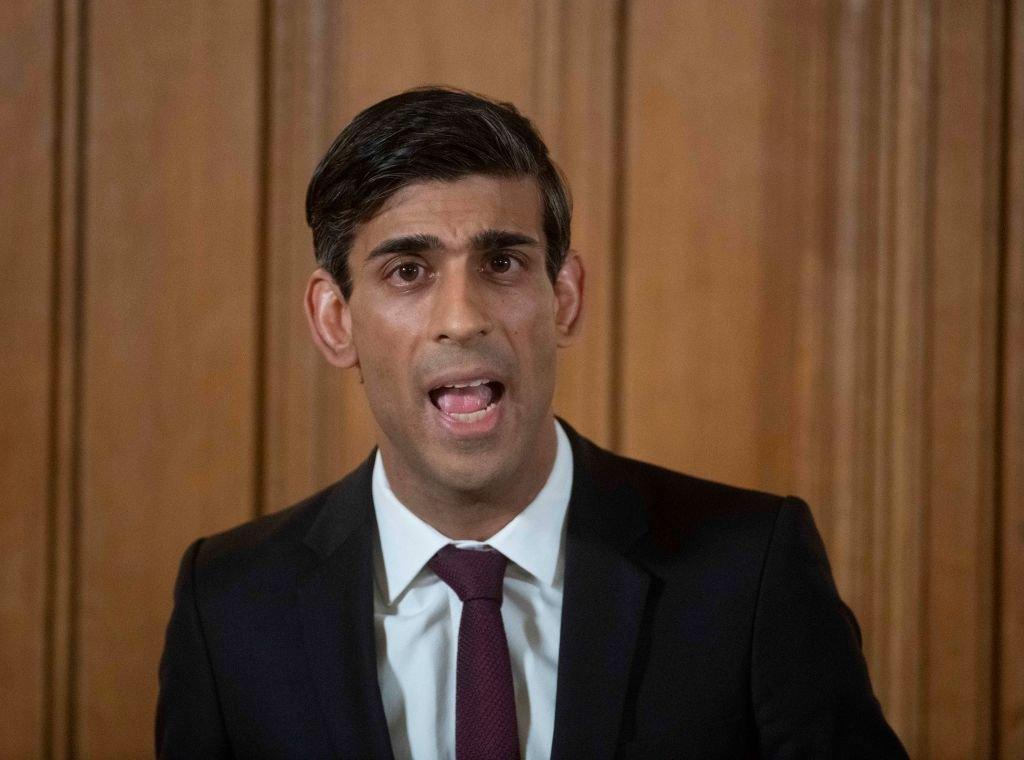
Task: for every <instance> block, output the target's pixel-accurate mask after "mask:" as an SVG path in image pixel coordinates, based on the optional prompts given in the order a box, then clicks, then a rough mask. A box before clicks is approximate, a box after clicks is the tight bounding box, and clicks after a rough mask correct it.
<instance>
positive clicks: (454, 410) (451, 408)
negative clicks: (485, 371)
mask: <svg viewBox="0 0 1024 760" xmlns="http://www.w3.org/2000/svg"><path fill="white" fill-rule="evenodd" d="M504 394H505V386H504V385H503V384H502V383H501V382H499V381H497V380H488V379H486V378H480V379H478V380H468V381H466V382H464V383H451V384H448V385H441V386H438V387H437V388H434V389H433V390H431V391H430V393H429V395H430V401H431V403H432V404H433V405H434V406H435V407H437V408H438V409H439V410H440V411H441V412H443V413H444V414H445V415H446V416H448V417H450V418H451V419H453V420H455V421H456V422H477V421H478V420H482V419H484V418H485V417H486V416H487V415H488V414H490V412H491V411H492V410H493V409H494V408H495V406H496V405H497V404H498V402H500V401H501V398H502V396H503V395H504Z"/></svg>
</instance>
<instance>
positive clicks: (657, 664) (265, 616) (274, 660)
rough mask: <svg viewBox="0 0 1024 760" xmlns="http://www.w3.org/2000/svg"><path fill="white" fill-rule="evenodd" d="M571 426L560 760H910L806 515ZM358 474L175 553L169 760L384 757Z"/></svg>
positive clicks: (166, 699) (168, 665) (368, 539)
mask: <svg viewBox="0 0 1024 760" xmlns="http://www.w3.org/2000/svg"><path fill="white" fill-rule="evenodd" d="M566 429H567V431H568V432H569V438H570V441H571V444H572V450H573V457H574V475H573V487H572V496H571V499H570V504H569V518H568V526H567V536H566V555H565V591H564V600H563V609H562V634H561V636H562V639H561V644H560V651H559V661H558V687H557V688H558V691H557V697H556V706H555V732H554V739H553V746H552V757H556V758H586V759H587V760H597V759H598V758H612V757H651V758H685V757H693V758H738V757H777V758H797V757H799V758H804V757H822V758H825V757H828V758H832V757H850V758H854V757H856V758H888V757H905V752H904V751H903V748H902V747H901V745H900V743H899V741H898V739H897V738H896V736H895V735H894V733H893V732H892V730H891V729H890V728H889V726H888V725H887V724H886V722H885V719H884V717H883V716H882V712H881V710H880V708H879V705H878V702H877V701H876V699H875V697H874V695H873V694H872V691H871V684H870V682H869V680H868V674H867V669H866V667H865V663H864V659H863V657H862V656H861V651H860V634H859V631H858V628H857V624H856V622H855V620H854V618H853V615H852V614H851V613H850V611H849V609H848V608H847V607H846V606H845V605H844V604H843V602H842V601H841V600H840V599H839V596H838V594H837V593H836V589H835V586H834V584H833V581H832V575H831V571H830V569H829V566H828V561H827V559H826V557H825V551H824V548H823V547H822V543H821V540H820V538H819V536H818V533H817V531H816V529H815V527H814V523H813V521H812V519H811V515H810V512H809V510H808V509H807V507H806V505H805V504H803V502H801V501H799V500H797V499H794V498H780V497H776V496H770V495H767V494H762V493H757V492H754V491H745V490H741V489H737V488H731V487H728V486H723V485H719V484H715V483H711V482H707V481H704V480H699V479H696V478H691V477H687V476H685V475H680V474H678V473H674V472H670V471H668V470H664V469H661V468H658V467H654V466H651V465H647V464H643V463H641V462H637V461H633V460H629V459H625V458H622V457H618V456H615V455H613V454H611V453H609V452H607V451H603V450H601V449H599V448H598V447H597V446H595V445H594V444H592V443H590V442H589V441H587V440H586V439H584V438H582V437H580V436H579V435H578V434H576V433H575V432H574V431H572V430H571V428H569V427H568V426H566ZM371 470H372V459H370V460H367V462H365V463H364V464H363V465H362V466H360V467H359V468H358V469H357V470H355V471H354V472H353V473H351V474H350V475H349V476H348V477H346V478H345V479H344V480H342V481H341V482H339V483H337V484H335V485H333V486H331V487H329V488H327V489H326V490H324V491H322V492H321V493H319V494H317V495H315V496H313V497H311V498H309V499H307V500H306V501H304V502H302V503H300V504H298V505H296V506H294V507H292V508H290V509H287V510H285V511H283V512H279V513H276V514H273V515H269V516H267V517H264V518H261V519H259V520H256V521H254V522H251V523H249V524H246V525H243V526H241V527H239V528H235V529H234V530H231V531H228V532H226V533H222V534H220V535H217V536H214V537H212V538H208V539H205V540H200V541H197V542H196V543H195V544H193V545H192V546H191V547H190V548H189V549H188V551H187V552H186V554H185V557H184V559H183V560H182V564H181V571H180V574H179V578H178V583H177V587H176V591H175V606H174V613H173V615H172V617H171V621H170V624H169V626H168V629H167V641H166V646H165V649H164V655H163V659H162V661H161V663H160V698H159V706H158V710H157V722H156V743H157V752H158V754H159V755H160V756H161V757H165V758H179V757H180V758H200V757H201V758H218V757H229V756H234V757H238V758H302V760H312V759H313V758H390V757H391V747H390V742H389V738H388V730H387V722H386V718H385V715H384V710H383V706H382V703H381V697H380V690H379V686H378V684H377V671H376V658H375V651H374V646H375V645H374V632H373V578H372V570H371V568H372V563H371V547H372V545H373V534H374V530H375V526H374V517H373V507H372V501H371V495H370V474H371Z"/></svg>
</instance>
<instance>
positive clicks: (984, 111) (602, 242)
mask: <svg viewBox="0 0 1024 760" xmlns="http://www.w3.org/2000/svg"><path fill="white" fill-rule="evenodd" d="M0 31H2V32H3V35H4V39H5V41H7V40H10V42H11V44H5V46H4V47H3V48H2V49H0V58H2V61H0V63H2V64H3V65H2V66H0V70H2V71H3V72H4V73H3V76H2V77H0V89H2V92H3V96H4V97H3V98H2V99H0V126H2V128H3V133H4V134H5V135H10V136H11V140H12V145H13V146H14V149H13V150H7V151H4V153H3V154H2V157H0V170H2V176H3V177H4V179H5V180H6V181H5V182H4V185H3V189H0V194H2V196H3V197H2V200H3V202H2V203H0V230H2V231H3V233H4V237H3V239H4V249H3V261H4V273H5V275H6V276H5V277H4V278H2V279H0V302H2V309H0V341H2V345H3V356H4V361H5V373H4V375H3V380H2V381H0V438H2V440H0V443H2V445H3V450H4V451H5V456H4V457H3V459H2V460H0V470H2V477H0V497H2V502H3V507H4V508H3V510H2V511H0V639H2V646H0V652H2V654H0V699H2V703H3V708H4V709H3V717H2V718H0V756H4V757H6V756H8V755H10V756H43V757H53V758H61V757H68V758H70V757H77V756H84V757H93V756H95V757H108V756H141V755H146V754H149V752H150V751H151V750H150V734H151V726H152V709H153V699H154V695H155V687H156V666H157V658H158V654H159V651H160V647H161V645H162V637H163V627H164V625H165V623H166V619H167V615H168V613H169V609H170V601H171V587H172V580H173V575H174V572H175V570H176V566H177V561H178V558H179V557H180V554H181V552H182V550H183V549H184V547H185V545H186V544H187V542H188V541H190V540H191V539H193V538H195V537H197V536H199V535H202V534H205V533H209V532H212V531H215V530H218V529H220V528H224V527H227V526H229V525H231V524H234V523H237V522H240V521H242V520H245V519H247V518H248V517H250V516H252V515H253V514H255V513H256V512H257V511H260V510H263V511H272V510H275V509H278V508H281V507H283V506H286V505H287V504H289V503H292V502H294V501H295V500H297V499H299V498H301V497H303V496H305V495H307V494H309V493H311V492H312V491H313V490H315V489H316V488H318V487H321V486H323V485H326V484H327V483H329V482H331V481H333V480H335V479H337V478H338V477H340V476H341V475H342V474H344V472H346V471H347V470H348V469H349V468H350V467H352V466H353V465H355V464H356V463H358V462H359V461H361V460H362V458H363V457H364V456H365V455H366V453H367V452H368V451H369V448H370V446H371V445H372V442H373V438H374V423H373V420H372V418H371V416H370V414H369V412H368V410H367V408H366V404H365V398H364V396H363V393H362V389H361V388H360V387H359V384H358V382H357V380H356V378H355V377H354V375H352V374H351V373H347V374H346V373H340V372H338V371H336V370H333V369H331V368H329V367H327V366H326V365H325V364H324V363H323V361H322V360H321V359H320V357H319V355H318V354H317V353H316V351H315V349H314V348H313V347H312V345H311V342H310V340H309V337H308V333H307V328H306V326H305V321H304V317H303V314H302V310H301V295H302V292H303V289H304V287H305V282H306V278H307V277H308V274H309V272H310V271H311V270H312V269H313V267H314V261H313V256H312V245H311V238H310V233H309V231H308V229H307V228H306V225H305V220H304V215H303V201H304V193H305V187H306V183H307V182H308V179H309V176H310V173H311V172H312V169H313V166H314V165H315V163H316V161H317V160H318V159H319V157H320V155H321V154H322V152H323V151H324V150H325V149H326V147H327V146H328V145H329V143H330V142H331V140H332V139H333V138H334V136H335V134H336V133H337V131H338V130H339V129H340V128H341V127H342V126H343V125H344V124H345V123H346V122H347V120H348V119H350V118H351V117H352V116H353V115H354V114H355V113H356V112H357V111H358V110H360V109H361V108H363V107H365V106H366V105H369V104H370V103H372V102H374V101H376V100H378V99H380V98H381V97H384V96H386V95H389V94H392V93H394V92H398V91H400V90H403V89H406V88H408V87H411V86H415V85H421V84H429V83H445V84H451V85H455V86H460V87H465V88H468V89H471V90H477V91H480V92H483V93H485V94H488V95H491V96H494V97H497V98H501V99H506V100H510V101H512V102H514V103H516V104H517V105H518V106H519V107H520V109H521V110H522V111H523V112H524V113H526V114H527V115H528V116H530V117H531V118H532V119H534V120H535V122H536V123H537V125H538V126H539V127H540V129H541V131H542V133H543V134H544V136H545V138H546V139H547V141H548V143H549V145H550V146H551V148H552V151H553V154H554V156H555V158H556V160H557V161H558V162H559V164H560V165H561V166H562V167H563V169H564V170H565V171H566V174H567V175H568V178H569V182H570V185H571V186H572V188H573V190H574V197H575V209H576V213H575V216H576V219H575V222H574V230H573V236H574V237H573V239H574V248H575V249H576V250H578V251H579V252H580V253H581V255H582V256H583V257H584V260H585V262H586V264H587V267H588V279H587V293H586V298H587V306H586V318H585V332H584V337H583V340H582V342H581V343H580V345H578V346H576V347H574V348H573V349H570V350H569V351H567V352H565V353H564V355H563V359H564V360H563V362H562V364H561V366H560V377H559V389H558V391H557V394H556V399H555V404H556V411H558V412H560V413H562V414H564V415H565V416H566V418H567V419H568V420H569V421H570V422H572V423H573V424H574V425H576V426H577V427H579V428H580V429H581V430H582V431H583V432H584V433H586V434H588V435H590V436H591V437H594V438H595V439H597V440H598V441H599V442H601V443H605V444H609V445H612V446H614V447H616V448H619V449H620V450H622V451H624V452H625V453H628V454H632V455H635V456H640V457H641V458H644V459H648V460H651V461H655V462H658V463H661V464H665V465H668V466H671V467H675V468H678V469H684V470H687V471H690V472H693V473H695V474H699V475H705V476H709V477H713V478H716V479H720V480H726V481H729V482H733V483H736V484H739V485H748V486H753V487H757V488H761V489H768V490H774V491H786V492H795V493H798V494H800V495H803V496H805V497H806V498H807V499H808V500H809V501H810V503H811V505H812V507H813V509H814V512H815V516H816V519H817V521H818V524H819V526H820V528H821V530H822V533H823V535H824V537H825V540H826V542H827V545H828V548H829V553H830V557H831V559H832V563H833V568H834V572H835V575H836V578H837V581H838V583H839V586H840V590H841V592H842V593H843V595H844V598H846V599H847V601H848V602H849V603H850V604H851V606H852V607H853V609H854V610H855V612H856V614H857V616H858V618H859V620H860V621H861V624H862V629H863V633H864V646H865V653H866V655H867V658H868V661H869V666H870V669H871V673H872V677H873V680H874V683H875V687H876V691H877V693H878V695H879V697H880V698H881V701H882V703H883V706H884V708H885V710H886V713H887V715H888V717H889V719H890V721H891V722H892V723H893V725H894V726H895V728H896V729H897V732H898V733H899V734H900V736H901V737H902V738H903V740H904V741H905V743H906V745H907V747H908V749H909V750H910V753H911V755H912V756H915V757H918V756H920V757H936V758H944V757H996V756H998V757H1001V758H1008V757H1016V756H1018V755H1022V754H1024V670H1022V667H1024V666H1022V663H1024V634H1022V631H1024V601H1022V599H1024V594H1022V593H1021V584H1020V581H1019V579H1020V578H1022V577H1024V501H1022V494H1024V306H1022V304H1024V206H1022V198H1024V186H1022V183H1024V163H1022V162H1024V143H1022V137H1021V136H1022V134H1024V122H1022V119H1024V105H1022V104H1024V89H1022V88H1024V76H1022V74H1021V72H1024V60H1022V58H1021V56H1022V52H1021V51H1022V50H1024V7H1022V4H1021V3H1019V2H1014V3H1010V4H1002V3H999V2H997V1H996V0H979V1H978V2H972V3H955V2H948V1H943V0H901V2H898V3H863V2H853V1H852V0H849V1H844V2H836V3H806V2H798V1H797V0H762V1H760V2H754V1H753V0H752V1H751V2H748V3H741V4H734V3H715V2H711V1H710V0H699V1H696V2H687V3H678V2H672V1H671V0H633V1H632V2H625V1H624V0H509V1H508V2H504V1H502V2H480V1H479V0H423V1H417V2H413V1H412V0H405V1H403V0H385V1H384V2H373V3H370V2H359V1H358V0H344V1H343V2H335V1H334V0H300V1H298V2H285V0H268V2H266V3H264V4H258V3H227V4H187V5H184V6H181V7H180V8H178V7H177V6H176V11H175V13H173V14H168V13H167V11H166V7H165V5H163V4H159V3H155V2H146V3H129V4H125V3H114V2H110V0H99V1H98V2H88V3H82V2H80V0H55V2H54V3H50V4H45V3H26V2H24V1H23V0H17V1H16V2H13V3H7V4H5V5H4V6H3V9H2V10H0Z"/></svg>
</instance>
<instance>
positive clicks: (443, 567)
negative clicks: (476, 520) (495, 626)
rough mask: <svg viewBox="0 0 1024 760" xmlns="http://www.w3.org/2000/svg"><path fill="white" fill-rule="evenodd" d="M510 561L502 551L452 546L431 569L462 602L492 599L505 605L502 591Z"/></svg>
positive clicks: (435, 559)
mask: <svg viewBox="0 0 1024 760" xmlns="http://www.w3.org/2000/svg"><path fill="white" fill-rule="evenodd" d="M506 564H508V559H507V558H506V557H505V555H504V554H502V553H501V552H496V551H487V550H480V549H456V548H455V547H454V546H452V545H451V544H448V546H445V547H443V548H442V549H441V550H440V551H438V553H437V554H435V555H434V556H433V557H432V558H431V559H430V561H429V562H428V563H427V566H428V567H430V569H431V570H433V571H434V572H435V573H437V576H438V577H439V578H440V579H441V580H443V581H444V582H445V583H447V584H448V585H449V586H451V588H452V591H454V592H455V593H456V594H457V595H458V597H459V599H461V600H462V601H463V602H468V601H469V600H470V599H492V600H494V601H496V602H497V603H498V604H501V588H502V583H503V582H504V580H505V565H506Z"/></svg>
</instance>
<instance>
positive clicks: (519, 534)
mask: <svg viewBox="0 0 1024 760" xmlns="http://www.w3.org/2000/svg"><path fill="white" fill-rule="evenodd" d="M555 437H556V439H557V447H556V450H555V463H554V465H553V466H552V468H551V473H550V474H549V475H548V479H547V482H545V484H544V486H543V488H541V490H540V492H539V493H538V494H537V496H536V497H535V498H534V500H533V501H531V502H530V503H529V504H528V505H527V507H526V509H524V510H523V511H522V512H520V513H519V514H518V515H516V516H515V517H514V518H513V519H512V520H511V521H510V522H509V524H508V525H506V526H505V527H504V528H502V529H501V530H500V531H498V532H497V533H496V534H494V535H493V536H492V537H491V538H490V539H488V540H487V541H452V540H451V539H450V538H448V537H447V536H445V535H444V534H443V533H441V532H440V531H438V530H437V529H435V528H434V527H433V526H431V525H429V524H428V523H426V522H424V521H423V520H421V519H420V518H419V517H417V516H416V515H414V514H413V513H412V512H410V511H409V509H408V508H407V507H406V506H405V505H404V504H402V502H400V501H399V500H398V497H397V496H395V494H394V492H393V491H392V490H391V486H390V484H389V483H388V477H387V473H386V472H385V471H384V461H383V459H381V456H380V451H379V450H378V451H377V455H376V457H375V458H374V462H373V481H372V486H371V488H372V494H373V509H374V512H375V514H376V517H377V534H378V538H379V547H380V553H379V560H380V561H378V562H377V563H376V564H377V567H376V576H377V578H376V580H377V586H378V588H379V589H380V591H381V595H382V596H383V597H384V599H385V600H386V601H387V603H388V604H393V603H394V601H395V599H397V598H398V597H399V596H401V594H402V593H403V592H404V591H405V589H406V588H408V586H409V584H410V583H412V581H413V579H414V578H415V577H416V576H417V575H418V574H419V572H420V571H421V570H422V569H423V567H424V565H426V564H427V562H428V561H430V558H431V557H433V556H434V555H435V554H436V553H437V551H438V550H439V549H440V548H441V547H443V546H446V545H447V544H452V543H454V544H455V545H457V546H459V547H473V546H481V545H483V544H486V545H488V546H490V547H492V548H494V549H496V550H497V551H500V552H501V553H502V554H504V555H505V556H506V557H508V559H509V560H510V561H511V562H514V563H515V564H516V565H518V566H519V567H521V568H522V569H523V570H525V571H526V572H527V573H529V574H530V575H532V576H534V577H535V578H536V579H537V580H539V581H540V582H542V583H545V584H547V585H549V586H552V585H555V584H556V583H559V582H560V581H561V577H562V572H563V566H564V558H563V556H562V555H563V553H564V552H563V547H564V541H563V538H564V533H565V515H566V511H567V510H568V507H569V495H570V493H571V491H572V472H573V460H572V448H571V446H570V445H569V439H568V437H567V436H566V434H565V431H564V430H563V429H562V426H561V425H560V424H559V423H558V422H557V420H556V421H555Z"/></svg>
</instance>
